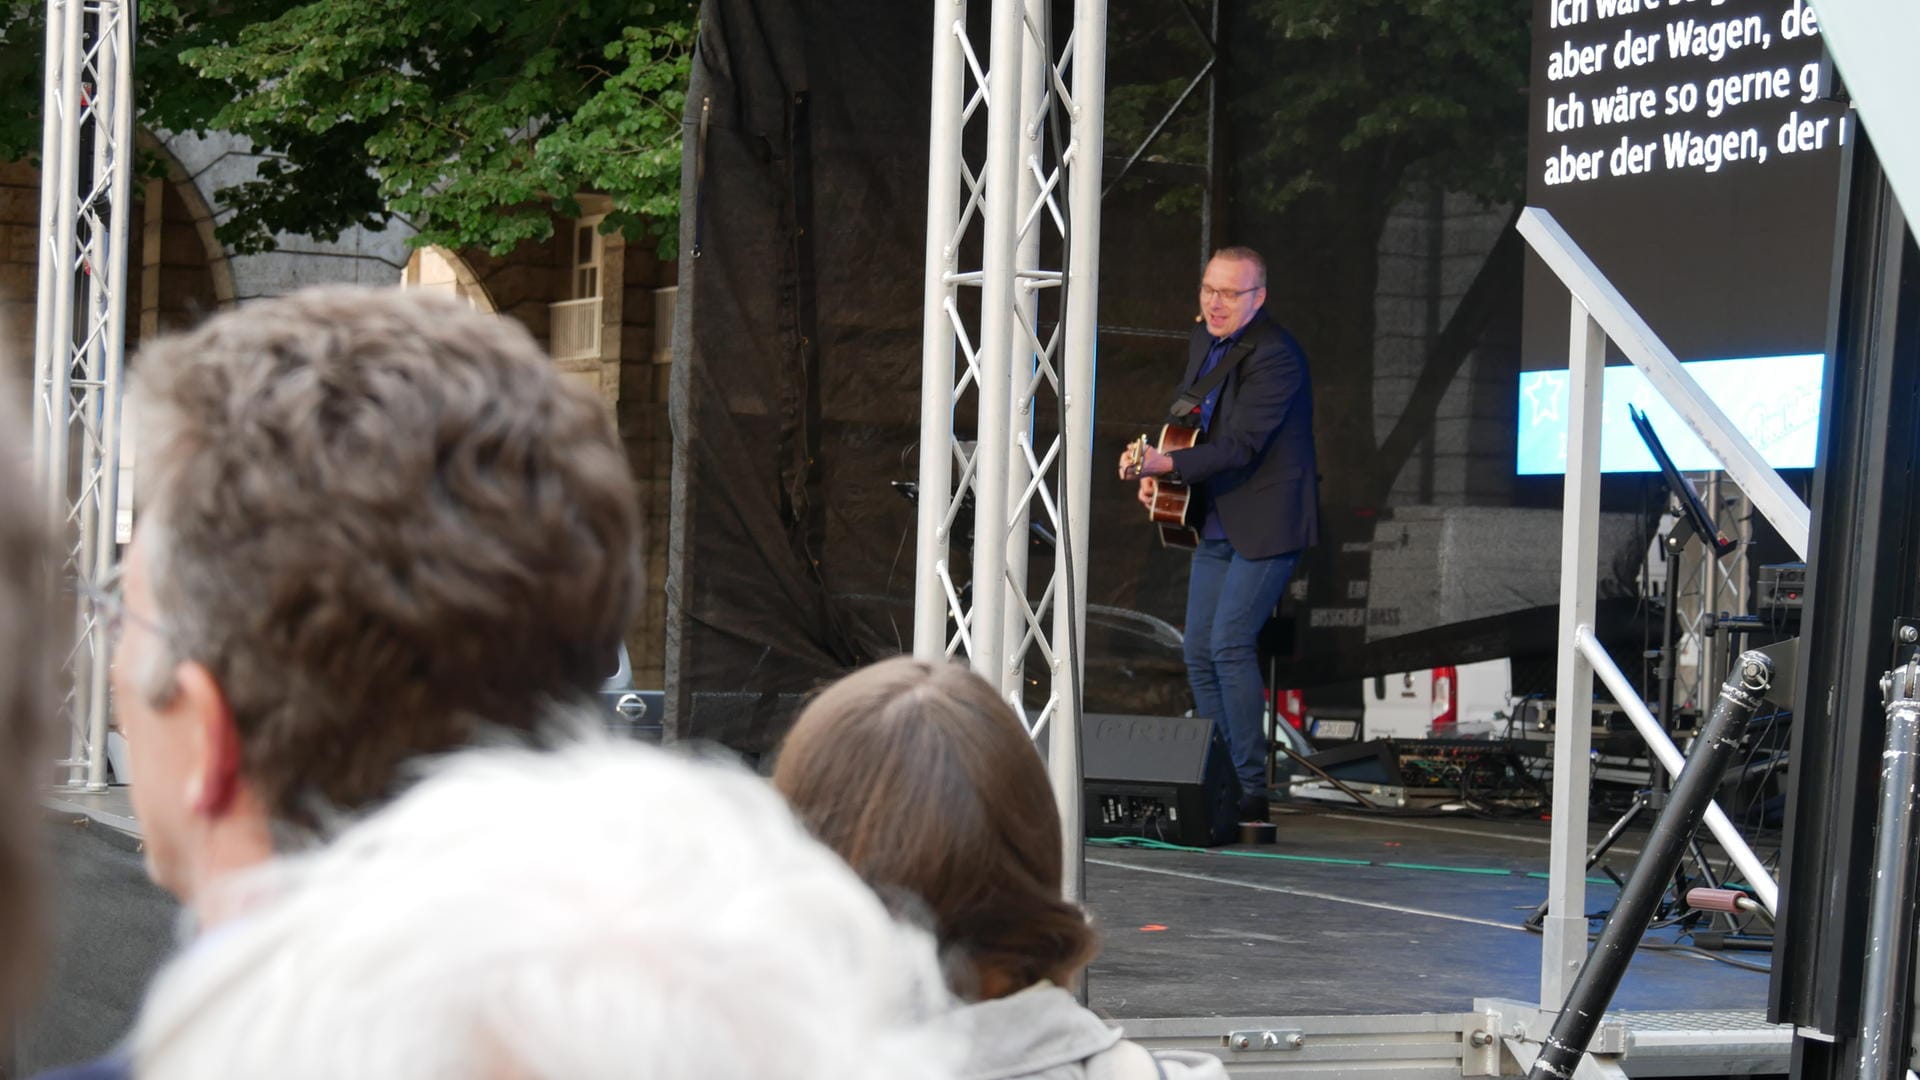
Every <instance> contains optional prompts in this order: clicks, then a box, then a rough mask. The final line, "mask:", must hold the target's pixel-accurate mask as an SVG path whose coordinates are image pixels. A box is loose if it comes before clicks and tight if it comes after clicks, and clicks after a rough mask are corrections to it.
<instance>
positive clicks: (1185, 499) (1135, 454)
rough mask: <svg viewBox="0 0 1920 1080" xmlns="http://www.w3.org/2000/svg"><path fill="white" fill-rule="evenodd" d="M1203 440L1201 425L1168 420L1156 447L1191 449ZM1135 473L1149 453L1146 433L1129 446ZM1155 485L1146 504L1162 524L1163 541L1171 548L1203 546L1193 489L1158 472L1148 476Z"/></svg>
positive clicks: (1166, 450) (1155, 520) (1149, 514)
mask: <svg viewBox="0 0 1920 1080" xmlns="http://www.w3.org/2000/svg"><path fill="white" fill-rule="evenodd" d="M1199 441H1200V429H1199V428H1193V427H1187V426H1186V425H1185V424H1165V425H1162V426H1161V428H1160V443H1159V445H1158V447H1156V449H1158V450H1159V451H1160V452H1161V453H1163V454H1170V453H1172V452H1173V451H1175V450H1187V449H1191V448H1192V447H1193V446H1194V444H1196V443H1198V442H1199ZM1128 452H1129V454H1130V455H1131V457H1130V463H1131V464H1132V466H1133V468H1134V470H1135V472H1136V475H1138V470H1139V468H1140V466H1141V465H1142V464H1144V463H1145V461H1146V457H1147V437H1146V436H1145V435H1142V436H1140V437H1139V438H1138V439H1135V440H1134V441H1133V445H1132V446H1131V447H1129V448H1128ZM1147 481H1148V483H1150V484H1151V485H1152V488H1151V489H1150V490H1151V491H1152V492H1153V505H1152V506H1150V507H1148V508H1147V518H1148V520H1150V521H1152V522H1153V523H1154V524H1155V525H1157V526H1159V528H1160V543H1161V546H1163V547H1170V548H1196V547H1199V546H1200V522H1201V516H1202V515H1201V510H1200V500H1199V499H1198V498H1197V497H1196V496H1195V494H1194V490H1193V489H1192V488H1190V487H1188V486H1187V485H1185V484H1182V483H1180V482H1178V481H1175V480H1167V479H1163V478H1161V477H1157V476H1150V477H1147Z"/></svg>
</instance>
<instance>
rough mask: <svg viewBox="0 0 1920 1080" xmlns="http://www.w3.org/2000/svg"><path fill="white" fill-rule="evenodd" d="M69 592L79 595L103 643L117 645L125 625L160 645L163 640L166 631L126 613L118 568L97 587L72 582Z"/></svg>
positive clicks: (84, 581) (82, 581)
mask: <svg viewBox="0 0 1920 1080" xmlns="http://www.w3.org/2000/svg"><path fill="white" fill-rule="evenodd" d="M73 591H74V592H76V593H78V594H80V598H81V599H82V600H84V601H86V603H87V606H88V607H89V608H90V609H92V610H91V613H92V615H93V618H94V619H95V621H97V622H98V623H99V624H100V627H101V629H103V630H105V631H106V633H107V640H108V641H109V642H112V643H114V644H116V645H117V644H119V642H120V633H121V631H122V630H124V629H125V628H126V625H127V624H128V623H132V624H133V625H135V626H138V627H140V628H141V629H143V630H145V631H147V632H148V633H150V634H152V635H154V636H155V637H157V638H159V639H161V640H162V641H164V640H166V638H167V629H166V627H164V626H161V625H160V624H159V623H157V622H155V621H154V620H152V619H149V618H147V617H146V616H144V615H136V614H134V613H133V612H131V611H129V610H127V598H126V594H125V591H124V588H123V586H122V584H121V579H120V568H119V567H117V566H116V567H114V568H113V569H112V570H111V571H109V572H108V574H107V576H106V577H105V578H104V579H102V580H101V582H100V583H99V584H97V585H96V584H94V583H93V582H91V581H87V580H86V579H84V578H75V579H74V582H73Z"/></svg>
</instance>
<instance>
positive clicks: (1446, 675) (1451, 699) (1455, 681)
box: [1433, 667, 1460, 730]
mask: <svg viewBox="0 0 1920 1080" xmlns="http://www.w3.org/2000/svg"><path fill="white" fill-rule="evenodd" d="M1459 685H1460V673H1459V672H1458V671H1456V670H1454V669H1453V668H1452V667H1437V668H1434V669H1433V726H1434V728H1435V729H1436V730H1437V729H1439V728H1440V727H1442V726H1446V725H1454V724H1458V723H1459V722H1460V702H1459V695H1458V694H1457V693H1455V690H1456V688H1457V687H1458V686H1459Z"/></svg>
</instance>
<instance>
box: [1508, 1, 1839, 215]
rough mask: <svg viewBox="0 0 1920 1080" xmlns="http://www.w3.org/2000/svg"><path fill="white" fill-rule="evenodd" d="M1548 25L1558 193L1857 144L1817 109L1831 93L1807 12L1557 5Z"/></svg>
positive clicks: (1549, 128) (1545, 123)
mask: <svg viewBox="0 0 1920 1080" xmlns="http://www.w3.org/2000/svg"><path fill="white" fill-rule="evenodd" d="M1756 8H1760V9H1761V10H1755V9H1756ZM1547 14H1548V23H1549V26H1548V36H1547V37H1546V39H1545V45H1546V48H1544V49H1543V50H1542V51H1543V52H1544V53H1545V70H1544V71H1541V70H1539V68H1538V67H1537V66H1536V70H1535V77H1536V83H1535V86H1536V95H1537V97H1543V98H1544V108H1543V109H1541V110H1540V111H1539V113H1538V114H1537V121H1538V123H1540V124H1541V129H1540V130H1541V132H1542V133H1544V135H1545V138H1536V140H1535V141H1534V146H1535V147H1536V152H1537V153H1538V158H1537V160H1536V162H1535V166H1536V168H1538V169H1539V170H1540V172H1539V174H1538V175H1539V178H1540V179H1541V180H1542V181H1544V183H1545V184H1546V185H1547V186H1548V187H1562V186H1565V185H1587V184H1603V183H1607V182H1613V181H1622V180H1628V179H1630V178H1634V177H1644V176H1648V175H1651V174H1655V173H1680V174H1685V173H1689V172H1691V173H1697V174H1713V173H1719V172H1721V171H1722V170H1726V169H1732V168H1764V167H1765V166H1766V164H1767V163H1768V162H1769V161H1779V160H1781V159H1783V158H1785V157H1787V156H1789V155H1793V154H1808V153H1819V152H1823V151H1830V150H1833V149H1835V148H1837V147H1839V146H1840V145H1842V144H1843V143H1845V141H1846V137H1847V132H1846V128H1845V121H1844V119H1842V118H1839V117H1835V116H1831V115H1813V113H1815V112H1817V111H1819V112H1824V111H1827V110H1809V109H1807V107H1808V106H1811V105H1812V104H1813V103H1814V102H1816V101H1819V100H1820V99H1821V97H1822V95H1823V94H1824V92H1825V91H1824V87H1823V85H1822V84H1823V73H1822V70H1821V63H1820V60H1819V51H1820V50H1819V45H1818V38H1819V34H1820V24H1819V20H1818V18H1817V17H1816V16H1815V15H1814V12H1813V9H1812V8H1811V7H1809V6H1807V4H1806V3H1805V2H1804V0H1791V2H1790V3H1789V4H1788V5H1787V6H1785V7H1784V8H1782V7H1781V6H1780V5H1779V4H1778V3H1772V4H1756V3H1740V2H1738V0H1549V3H1548V5H1547ZM1536 55H1538V54H1536ZM1537 64H1538V60H1537V59H1536V65H1537Z"/></svg>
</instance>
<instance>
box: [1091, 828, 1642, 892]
mask: <svg viewBox="0 0 1920 1080" xmlns="http://www.w3.org/2000/svg"><path fill="white" fill-rule="evenodd" d="M1087 843H1088V844H1089V845H1094V846H1098V847H1119V848H1134V849H1138V850H1143V851H1179V852H1185V853H1187V854H1190V855H1216V856H1226V857H1230V858H1236V859H1270V860H1274V861H1278V862H1297V863H1318V864H1321V865H1324V866H1377V867H1380V868H1381V869H1384V870H1422V871H1426V872H1428V873H1437V874H1478V875H1482V876H1486V877H1528V878H1539V879H1541V880H1546V879H1547V877H1548V876H1549V875H1547V874H1545V873H1542V872H1540V871H1538V870H1503V869H1501V868H1499V867H1497V866H1441V865H1437V864H1434V863H1410V862H1379V861H1376V860H1374V859H1341V858H1336V857H1334V856H1331V855H1284V854H1281V853H1280V852H1277V851H1233V850H1220V849H1217V848H1197V847H1188V846H1186V845H1184V844H1171V843H1168V842H1167V841H1165V840H1155V839H1153V838H1152V837H1147V836H1119V837H1097V836H1096V837H1088V838H1087ZM1587 884H1589V885H1612V884H1614V882H1613V881H1612V879H1610V878H1596V877H1590V878H1588V879H1587Z"/></svg>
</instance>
